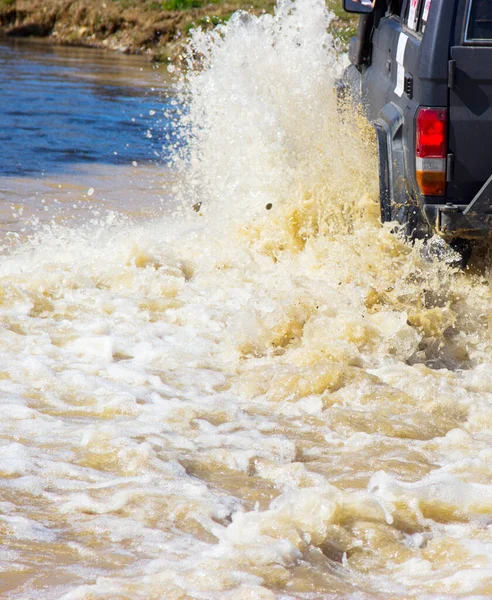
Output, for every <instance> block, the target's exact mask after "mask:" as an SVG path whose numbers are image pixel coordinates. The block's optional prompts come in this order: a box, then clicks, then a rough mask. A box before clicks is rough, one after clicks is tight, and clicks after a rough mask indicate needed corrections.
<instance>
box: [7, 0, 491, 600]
mask: <svg viewBox="0 0 492 600" xmlns="http://www.w3.org/2000/svg"><path fill="white" fill-rule="evenodd" d="M329 20H330V15H329V14H328V13H327V12H326V9H325V8H324V5H323V3H322V2H321V0H297V2H295V3H294V4H287V3H283V4H280V5H279V8H278V10H277V12H276V15H275V17H270V16H263V17H260V18H253V17H249V16H247V15H246V14H239V15H237V16H235V17H233V18H232V20H231V22H230V23H229V24H228V25H227V26H226V27H222V28H221V29H219V30H218V31H216V32H215V33H213V34H207V35H205V34H199V33H197V34H196V35H195V38H194V45H193V46H192V54H191V55H190V60H191V59H196V58H197V57H198V56H200V57H201V59H202V61H203V64H204V65H205V69H204V70H203V71H198V70H197V71H193V72H192V73H190V74H189V75H188V76H187V77H186V78H185V80H183V81H182V83H181V87H180V93H181V98H182V99H185V98H186V99H187V101H188V103H189V104H188V105H187V107H186V109H185V110H184V115H183V120H182V123H181V125H180V128H179V131H178V133H179V135H181V136H186V137H187V139H188V140H189V146H188V149H187V151H179V150H177V154H176V160H175V165H174V166H175V168H176V169H177V170H178V172H179V174H180V176H181V177H182V178H184V180H185V182H184V183H183V185H182V186H181V187H180V188H179V189H178V190H177V192H176V193H177V198H178V199H179V202H180V209H179V210H178V211H177V214H176V216H174V217H166V218H162V219H154V220H152V221H150V222H149V221H147V220H139V219H131V218H129V217H118V216H115V215H113V214H109V215H108V216H105V215H101V216H99V217H97V218H95V219H94V220H92V221H91V220H88V221H87V222H86V224H85V225H83V226H78V227H74V228H68V227H62V226H59V225H56V224H54V225H52V226H50V227H48V226H44V227H42V228H40V229H39V230H37V231H36V232H34V233H33V234H32V237H31V239H30V240H28V241H26V242H24V243H22V244H21V245H18V246H17V247H16V248H15V249H11V250H10V251H9V253H8V254H7V255H6V256H5V257H3V258H2V261H1V263H0V286H1V287H0V297H1V320H2V330H1V334H0V347H1V353H0V389H1V401H2V416H3V418H2V419H1V421H0V427H1V440H2V441H1V445H0V473H1V480H0V486H1V496H0V509H1V510H0V521H1V526H0V532H1V541H2V545H1V550H0V552H1V563H0V564H1V567H2V571H3V573H2V578H1V582H0V593H2V594H3V596H4V597H8V598H22V599H24V598H49V599H52V598H63V599H65V600H69V599H70V600H75V599H87V600H89V599H94V598H101V599H102V598H105V599H106V598H107V599H108V600H109V599H111V600H112V599H132V600H133V599H137V598H142V599H152V598H155V599H165V600H178V599H179V600H184V599H200V600H202V599H205V600H208V599H210V600H216V599H227V600H272V599H282V600H287V599H301V598H302V599H318V598H319V599H321V598H323V599H331V598H333V599H335V598H337V599H338V598H353V599H354V600H355V599H357V600H359V599H369V598H371V599H372V598H416V597H417V598H455V597H456V598H457V597H462V598H463V597H464V598H479V597H483V598H487V597H490V596H491V595H492V535H491V531H490V527H491V523H492V521H491V518H490V514H491V510H492V486H491V484H490V476H491V472H492V439H491V430H492V375H491V368H490V366H491V359H492V348H491V339H490V334H489V331H488V323H489V321H490V319H491V317H492V313H491V308H490V307H491V306H492V303H491V295H490V291H489V282H490V278H491V274H490V270H489V269H488V267H487V261H486V259H485V258H484V257H483V256H482V258H480V257H478V258H477V259H476V261H475V264H474V266H473V268H472V269H471V270H470V271H467V272H465V273H459V272H456V271H452V270H451V269H448V268H447V267H445V266H443V265H438V264H434V265H431V264H428V263H426V262H424V261H423V260H422V259H421V258H420V254H419V252H418V249H412V248H411V247H409V246H407V245H405V244H404V243H403V242H402V241H401V240H400V239H398V238H397V237H396V236H394V235H393V234H392V233H391V232H390V230H389V229H386V228H381V227H380V224H379V222H378V217H377V213H378V206H377V204H376V202H375V200H376V198H377V173H376V160H375V153H374V147H373V140H372V136H371V134H370V131H369V128H368V127H366V126H365V125H364V123H363V122H361V121H360V120H359V119H357V118H356V117H354V116H348V115H342V114H339V113H338V112H337V110H336V104H335V97H334V91H333V83H334V80H335V78H336V77H337V75H338V74H339V72H340V69H341V68H342V65H341V64H340V59H339V58H338V56H337V54H336V52H335V50H334V49H333V41H332V39H331V37H330V36H329V35H328V34H327V33H326V26H327V25H328V23H329ZM199 202H201V203H202V204H201V206H200V207H198V206H197V203H199ZM193 205H195V208H196V209H198V210H193V209H192V206H193Z"/></svg>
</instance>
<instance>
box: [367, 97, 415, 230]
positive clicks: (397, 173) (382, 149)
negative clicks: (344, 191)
mask: <svg viewBox="0 0 492 600" xmlns="http://www.w3.org/2000/svg"><path fill="white" fill-rule="evenodd" d="M373 126H374V128H375V130H376V136H377V144H378V156H379V193H380V202H381V220H382V221H383V223H384V222H387V221H392V220H395V219H396V220H398V221H400V219H399V218H398V216H399V215H398V213H399V212H400V209H402V208H403V207H405V206H407V205H408V196H409V194H408V192H407V177H406V171H405V156H404V151H403V114H402V112H401V110H400V108H399V107H398V106H396V104H394V103H393V102H390V103H388V104H386V105H385V106H384V108H383V109H382V111H381V112H380V114H379V117H378V118H377V119H376V120H375V121H374V122H373Z"/></svg>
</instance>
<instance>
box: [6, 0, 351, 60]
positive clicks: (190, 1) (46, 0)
mask: <svg viewBox="0 0 492 600" xmlns="http://www.w3.org/2000/svg"><path fill="white" fill-rule="evenodd" d="M275 3H276V0H229V1H228V0H215V2H213V3H209V2H204V1H202V0H164V1H161V2H158V1H154V0H0V31H2V32H3V33H4V34H6V35H8V36H16V37H28V36H36V37H45V38H49V39H50V40H52V41H53V42H55V43H59V44H73V45H88V46H96V47H106V48H109V49H112V50H118V51H121V52H127V53H139V54H146V55H148V56H149V57H150V58H152V59H156V60H163V59H167V58H168V57H171V58H173V59H175V58H176V57H178V56H179V53H180V49H181V47H182V43H183V41H184V40H185V39H186V37H187V35H188V32H189V31H190V29H191V28H193V27H196V26H204V27H209V26H212V25H214V24H216V23H218V22H220V21H224V20H227V19H228V18H229V17H230V16H231V14H232V13H233V12H235V11H236V10H238V9H245V10H248V11H249V12H253V13H255V14H260V13H261V12H263V11H268V12H271V11H273V7H274V5H275ZM328 4H329V5H330V4H333V5H334V7H335V6H336V5H337V4H338V2H335V0H328ZM337 12H338V13H340V11H337ZM341 17H342V19H341V20H339V21H338V23H337V29H338V30H339V31H340V32H342V35H343V33H344V32H345V29H347V25H349V26H350V21H348V20H344V19H343V15H341Z"/></svg>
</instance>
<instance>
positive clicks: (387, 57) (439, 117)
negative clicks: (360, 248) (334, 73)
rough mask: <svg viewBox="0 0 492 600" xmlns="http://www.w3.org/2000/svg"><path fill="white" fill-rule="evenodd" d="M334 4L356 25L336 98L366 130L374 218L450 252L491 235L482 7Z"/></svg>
mask: <svg viewBox="0 0 492 600" xmlns="http://www.w3.org/2000/svg"><path fill="white" fill-rule="evenodd" d="M343 6H344V9H345V10H346V11H348V12H356V13H360V20H359V28H358V34H357V37H356V38H354V39H353V40H352V42H351V44H350V50H349V56H350V62H351V64H350V66H349V67H348V69H347V70H346V71H345V74H344V77H343V80H342V82H341V87H340V91H341V93H342V95H344V96H345V94H346V93H347V92H349V93H350V96H351V98H352V99H354V100H355V102H356V103H357V104H359V105H360V106H362V108H363V111H364V112H365V114H366V116H367V117H368V119H369V120H370V121H371V123H372V124H373V125H374V127H375V129H376V133H377V142H378V150H379V176H380V202H381V220H382V221H383V222H387V221H397V222H399V223H400V224H401V225H402V226H403V229H404V230H405V232H406V234H407V235H408V236H409V237H411V238H421V237H430V236H432V235H433V234H434V233H437V234H438V235H439V236H441V238H443V239H445V240H447V241H448V242H450V243H454V244H455V245H458V246H459V245H460V241H461V240H473V239H476V238H481V237H486V236H492V207H491V203H492V105H491V104H492V0H374V1H373V0H343ZM466 245H467V243H466V242H465V243H463V242H461V246H462V247H464V246H466Z"/></svg>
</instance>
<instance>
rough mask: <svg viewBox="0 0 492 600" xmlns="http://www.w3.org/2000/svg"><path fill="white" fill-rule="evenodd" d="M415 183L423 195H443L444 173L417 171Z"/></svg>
mask: <svg viewBox="0 0 492 600" xmlns="http://www.w3.org/2000/svg"><path fill="white" fill-rule="evenodd" d="M417 185H418V186H419V189H420V193H421V194H422V195H423V196H444V193H445V191H446V173H443V172H435V171H417Z"/></svg>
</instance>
